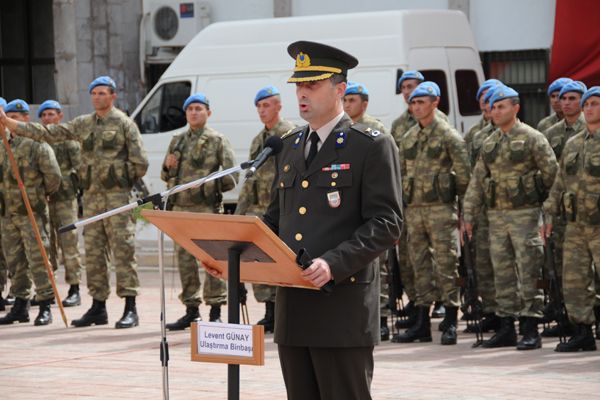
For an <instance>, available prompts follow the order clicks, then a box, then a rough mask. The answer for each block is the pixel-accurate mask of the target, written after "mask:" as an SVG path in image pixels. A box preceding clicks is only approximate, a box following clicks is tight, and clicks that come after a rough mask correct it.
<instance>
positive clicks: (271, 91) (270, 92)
mask: <svg viewBox="0 0 600 400" xmlns="http://www.w3.org/2000/svg"><path fill="white" fill-rule="evenodd" d="M278 94H279V89H277V88H276V87H275V86H265V87H264V88H262V89H260V90H259V91H258V93H256V97H254V105H256V104H257V103H258V102H259V101H261V100H262V99H267V98H269V97H271V96H276V95H278Z"/></svg>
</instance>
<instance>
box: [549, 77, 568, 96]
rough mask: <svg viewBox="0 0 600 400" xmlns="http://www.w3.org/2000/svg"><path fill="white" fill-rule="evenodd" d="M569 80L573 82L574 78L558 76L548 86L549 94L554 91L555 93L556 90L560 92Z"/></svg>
mask: <svg viewBox="0 0 600 400" xmlns="http://www.w3.org/2000/svg"><path fill="white" fill-rule="evenodd" d="M569 82H573V79H571V78H558V79H557V80H555V81H554V82H552V83H551V84H550V86H548V96H550V95H551V94H552V93H554V92H556V91H559V92H560V89H562V87H563V86H565V85H566V84H567V83H569Z"/></svg>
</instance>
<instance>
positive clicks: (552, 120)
mask: <svg viewBox="0 0 600 400" xmlns="http://www.w3.org/2000/svg"><path fill="white" fill-rule="evenodd" d="M560 120H561V118H559V117H558V115H556V113H555V112H553V113H552V114H550V115H548V116H547V117H545V118H542V120H541V121H540V122H538V125H537V130H538V131H540V132H542V133H545V132H546V130H547V129H548V128H550V127H551V126H552V125H554V124H556V123H557V122H558V121H560Z"/></svg>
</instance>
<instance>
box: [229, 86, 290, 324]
mask: <svg viewBox="0 0 600 400" xmlns="http://www.w3.org/2000/svg"><path fill="white" fill-rule="evenodd" d="M254 105H255V106H256V111H257V112H258V117H259V118H260V121H261V122H262V123H263V124H264V128H263V129H262V130H261V131H260V132H259V133H258V135H256V136H255V137H254V139H253V140H252V144H251V145H250V160H253V159H255V158H256V157H257V156H258V154H260V152H261V151H262V150H263V148H264V145H265V142H266V141H267V139H268V138H270V137H271V136H275V135H277V136H279V137H281V136H282V135H283V134H284V133H286V132H288V131H290V130H291V129H293V128H294V124H292V123H291V122H288V121H286V120H285V119H283V118H281V117H280V116H279V112H280V111H281V96H280V94H279V89H277V88H276V87H275V86H267V87H264V88H262V89H260V90H259V91H258V93H257V94H256V97H255V98H254ZM274 176H275V159H273V158H271V159H268V160H267V161H266V163H265V164H264V165H263V166H262V167H261V168H260V169H259V170H257V171H256V173H255V174H254V175H253V176H252V177H251V178H249V179H246V181H245V182H244V186H243V187H242V190H241V192H240V196H239V198H238V204H237V207H236V209H235V213H236V214H238V215H256V216H259V217H262V215H263V214H264V212H265V211H266V210H267V207H268V205H269V201H270V200H271V186H272V184H273V177H274ZM252 290H253V291H254V298H256V301H258V302H259V303H265V317H264V318H263V319H261V320H260V321H258V322H257V324H258V325H263V326H264V327H265V332H273V331H274V328H275V287H274V286H270V285H260V284H253V285H252Z"/></svg>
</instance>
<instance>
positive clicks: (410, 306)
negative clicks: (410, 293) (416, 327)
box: [397, 300, 415, 317]
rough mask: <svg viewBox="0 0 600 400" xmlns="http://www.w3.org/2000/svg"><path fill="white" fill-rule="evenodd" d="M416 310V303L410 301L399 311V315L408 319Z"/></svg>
mask: <svg viewBox="0 0 600 400" xmlns="http://www.w3.org/2000/svg"><path fill="white" fill-rule="evenodd" d="M414 310H415V302H414V301H412V300H410V301H409V302H408V303H406V305H405V306H404V307H403V308H402V309H400V310H398V312H397V315H398V316H399V317H408V316H410V315H412V314H414Z"/></svg>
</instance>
